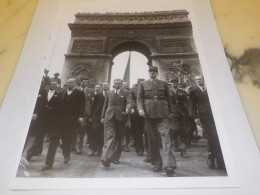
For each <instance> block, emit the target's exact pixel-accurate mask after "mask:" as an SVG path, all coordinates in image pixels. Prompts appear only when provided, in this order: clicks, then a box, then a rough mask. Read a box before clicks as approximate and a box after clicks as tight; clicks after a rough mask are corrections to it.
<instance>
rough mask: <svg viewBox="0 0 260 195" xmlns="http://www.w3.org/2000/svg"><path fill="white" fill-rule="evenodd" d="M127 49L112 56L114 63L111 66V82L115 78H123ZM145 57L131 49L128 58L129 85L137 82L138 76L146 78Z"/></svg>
mask: <svg viewBox="0 0 260 195" xmlns="http://www.w3.org/2000/svg"><path fill="white" fill-rule="evenodd" d="M128 57H129V51H126V52H122V53H120V54H118V55H117V56H116V57H115V58H114V60H113V61H114V65H113V66H112V74H111V82H112V81H113V80H114V79H116V78H119V79H123V77H124V73H125V69H126V65H127V61H128ZM147 62H148V60H147V58H146V57H145V56H144V55H143V54H141V53H139V52H135V51H132V52H131V60H130V87H132V86H133V85H134V84H135V83H137V79H138V78H144V79H148V78H149V75H148V65H147Z"/></svg>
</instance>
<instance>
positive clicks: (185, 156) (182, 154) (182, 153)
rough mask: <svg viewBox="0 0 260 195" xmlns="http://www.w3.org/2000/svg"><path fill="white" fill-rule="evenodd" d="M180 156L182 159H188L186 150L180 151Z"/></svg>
mask: <svg viewBox="0 0 260 195" xmlns="http://www.w3.org/2000/svg"><path fill="white" fill-rule="evenodd" d="M181 156H182V157H183V158H189V155H188V154H187V153H186V150H181Z"/></svg>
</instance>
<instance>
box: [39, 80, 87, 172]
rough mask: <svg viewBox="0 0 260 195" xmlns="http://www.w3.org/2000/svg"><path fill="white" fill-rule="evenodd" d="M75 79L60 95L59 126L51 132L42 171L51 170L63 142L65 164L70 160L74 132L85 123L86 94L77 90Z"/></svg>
mask: <svg viewBox="0 0 260 195" xmlns="http://www.w3.org/2000/svg"><path fill="white" fill-rule="evenodd" d="M75 81H76V80H75V79H69V80H68V81H67V83H66V88H67V89H66V90H64V91H63V92H61V93H60V94H59V101H60V103H59V109H58V116H59V125H58V128H56V129H55V130H53V131H51V132H50V145H49V149H48V153H47V157H46V161H45V165H44V166H43V167H42V170H43V171H44V170H47V169H51V168H52V166H53V163H54V158H55V154H56V149H57V147H58V145H59V142H60V139H61V140H62V154H63V156H64V163H65V164H67V163H68V162H69V160H70V147H71V142H72V137H73V132H74V131H75V130H76V129H77V126H78V125H79V124H81V125H82V123H83V115H84V107H85V101H84V93H83V91H80V90H78V89H76V88H75Z"/></svg>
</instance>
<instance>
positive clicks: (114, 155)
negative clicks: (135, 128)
mask: <svg viewBox="0 0 260 195" xmlns="http://www.w3.org/2000/svg"><path fill="white" fill-rule="evenodd" d="M125 123H126V121H119V120H116V119H115V118H113V119H111V120H105V122H104V146H103V150H102V156H101V161H110V162H113V161H118V160H119V159H120V156H121V151H122V136H123V133H124V128H125Z"/></svg>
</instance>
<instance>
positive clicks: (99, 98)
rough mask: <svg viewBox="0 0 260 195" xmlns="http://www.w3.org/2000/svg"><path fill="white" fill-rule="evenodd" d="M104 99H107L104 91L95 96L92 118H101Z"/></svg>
mask: <svg viewBox="0 0 260 195" xmlns="http://www.w3.org/2000/svg"><path fill="white" fill-rule="evenodd" d="M104 101H105V96H104V95H103V92H100V93H98V94H96V95H95V96H94V100H93V102H92V106H91V112H90V117H91V118H92V120H100V119H101V114H102V110H103V105H104Z"/></svg>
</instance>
